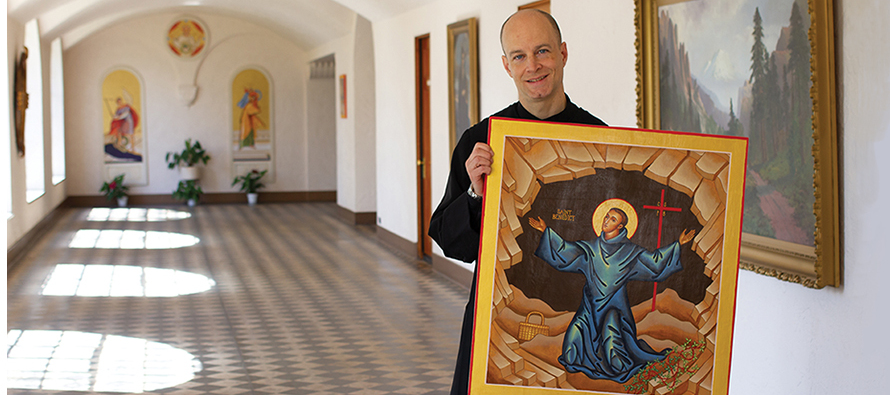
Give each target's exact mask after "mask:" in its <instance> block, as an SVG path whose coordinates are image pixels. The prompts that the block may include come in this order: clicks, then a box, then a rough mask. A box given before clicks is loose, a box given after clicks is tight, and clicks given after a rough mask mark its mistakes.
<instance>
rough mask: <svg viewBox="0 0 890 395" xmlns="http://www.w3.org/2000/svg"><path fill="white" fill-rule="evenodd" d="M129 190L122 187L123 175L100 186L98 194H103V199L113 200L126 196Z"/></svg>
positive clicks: (126, 187) (124, 186)
mask: <svg viewBox="0 0 890 395" xmlns="http://www.w3.org/2000/svg"><path fill="white" fill-rule="evenodd" d="M129 189H130V187H128V186H126V185H124V175H123V174H120V175H118V176H117V177H114V179H113V180H111V182H106V183H104V184H102V188H100V189H99V192H102V193H104V194H105V199H108V200H113V199H118V198H122V197H124V196H127V191H128V190H129Z"/></svg>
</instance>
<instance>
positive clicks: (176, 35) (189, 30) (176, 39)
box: [167, 17, 208, 59]
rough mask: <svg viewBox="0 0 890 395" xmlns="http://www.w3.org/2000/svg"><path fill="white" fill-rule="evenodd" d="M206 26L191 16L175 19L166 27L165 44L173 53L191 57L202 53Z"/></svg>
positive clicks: (205, 38) (205, 44) (186, 57)
mask: <svg viewBox="0 0 890 395" xmlns="http://www.w3.org/2000/svg"><path fill="white" fill-rule="evenodd" d="M207 41H208V37H207V28H206V27H205V25H204V24H203V23H202V22H200V21H199V20H197V19H195V18H192V17H182V18H179V19H177V20H176V21H175V22H173V23H172V24H171V25H170V28H169V29H167V46H168V47H169V48H170V51H171V52H173V54H174V55H176V56H178V57H180V58H183V59H191V58H195V57H198V56H199V55H201V54H202V53H204V52H205V51H204V49H205V48H206V47H207Z"/></svg>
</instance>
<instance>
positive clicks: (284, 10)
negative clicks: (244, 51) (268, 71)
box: [6, 0, 435, 50]
mask: <svg viewBox="0 0 890 395" xmlns="http://www.w3.org/2000/svg"><path fill="white" fill-rule="evenodd" d="M432 1H435V0H250V1H248V0H8V1H7V3H6V4H7V5H6V7H7V10H6V11H7V16H8V17H10V18H12V19H14V20H16V21H18V22H19V23H21V24H25V23H26V22H28V21H30V20H32V19H35V18H36V19H37V21H38V25H39V26H40V35H41V37H43V38H44V39H47V40H53V39H55V38H57V37H61V38H62V43H63V45H64V46H65V47H66V48H67V47H70V46H72V45H74V44H76V43H77V42H78V41H80V40H82V39H83V38H85V37H88V36H89V35H91V34H93V33H94V32H96V31H98V30H100V29H102V28H104V27H107V26H111V25H113V24H116V23H118V22H121V21H124V20H127V19H132V18H138V17H141V16H144V15H150V14H157V13H165V12H171V11H175V12H182V13H207V14H219V15H228V16H234V17H238V18H241V19H244V20H247V21H251V22H253V23H256V24H259V25H262V26H266V27H268V28H270V29H272V30H274V31H276V32H278V34H280V35H282V36H283V37H285V38H288V39H290V40H292V41H293V42H294V43H295V44H296V45H298V46H300V47H301V48H303V49H307V50H308V49H311V48H315V47H317V46H319V45H321V44H323V43H326V42H328V41H330V40H333V39H336V38H340V37H343V36H345V35H347V34H349V33H350V32H351V31H352V24H353V18H354V16H355V14H359V15H361V16H363V17H365V18H366V19H368V20H370V21H372V22H373V21H378V20H384V19H387V18H390V17H392V16H394V15H397V14H399V13H402V12H405V11H406V10H410V9H413V8H416V7H419V6H422V5H424V4H427V3H430V2H432Z"/></svg>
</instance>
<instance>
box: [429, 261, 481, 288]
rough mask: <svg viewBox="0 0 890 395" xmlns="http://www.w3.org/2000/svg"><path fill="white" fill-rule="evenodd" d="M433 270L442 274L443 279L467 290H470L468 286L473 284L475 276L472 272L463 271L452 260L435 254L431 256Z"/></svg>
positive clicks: (463, 269) (462, 268)
mask: <svg viewBox="0 0 890 395" xmlns="http://www.w3.org/2000/svg"><path fill="white" fill-rule="evenodd" d="M433 270H435V271H437V272H439V273H442V275H444V276H445V277H448V278H450V279H451V280H452V281H454V282H456V283H457V284H458V285H460V286H462V287H464V288H467V289H470V285H472V284H473V276H475V275H476V274H475V273H474V272H473V271H470V270H467V269H465V268H464V267H462V266H460V265H458V264H457V263H454V262H453V261H452V260H450V259H448V258H445V257H441V256H438V255H435V254H434V255H433Z"/></svg>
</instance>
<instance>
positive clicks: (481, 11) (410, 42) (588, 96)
mask: <svg viewBox="0 0 890 395" xmlns="http://www.w3.org/2000/svg"><path fill="white" fill-rule="evenodd" d="M525 3H528V1H526V0H520V1H515V0H512V1H511V0H499V1H485V2H477V1H469V0H461V1H445V0H443V1H438V2H435V3H432V4H430V5H428V6H425V7H421V8H418V9H415V10H412V11H409V12H406V13H404V14H402V15H399V16H396V17H394V18H391V19H389V20H385V21H380V22H376V23H374V43H375V44H374V47H375V48H376V60H377V86H378V91H377V141H378V143H377V169H378V174H379V176H378V178H379V179H380V180H386V181H385V182H380V183H378V185H377V196H378V199H377V201H378V205H377V213H378V215H377V216H378V225H380V226H382V227H384V228H386V229H387V230H388V231H390V232H393V233H395V234H397V235H399V236H400V237H402V238H404V239H406V240H410V241H412V242H417V229H416V228H417V196H416V192H415V191H416V190H417V182H416V179H415V177H416V173H415V171H416V170H415V161H416V159H415V158H416V156H417V153H416V145H417V142H416V136H415V109H414V73H415V72H414V38H415V37H417V36H420V35H423V34H427V33H429V35H430V79H431V81H432V84H431V87H430V101H431V106H430V111H431V114H430V118H431V126H430V129H431V130H430V133H431V146H432V154H431V155H432V158H430V168H431V177H432V180H431V182H432V189H433V191H432V200H433V202H432V204H433V207H435V206H436V205H437V204H438V203H439V200H441V198H442V195H443V194H444V192H445V181H446V180H447V178H448V169H449V166H450V161H451V152H450V148H449V140H448V81H447V73H448V69H447V56H448V55H447V54H448V49H447V43H448V38H447V26H448V25H449V24H451V23H454V22H457V21H460V20H463V19H467V18H470V17H475V18H477V22H478V29H479V92H480V94H479V96H480V100H479V102H480V116H481V117H482V118H484V117H487V116H488V115H490V114H492V113H495V112H497V111H499V110H501V109H503V108H504V107H506V106H508V105H510V104H511V103H513V102H515V101H516V100H517V96H516V87H515V86H514V85H513V80H512V79H510V77H509V76H508V75H507V73H506V71H505V70H504V67H503V63H502V62H501V55H502V51H501V46H500V39H499V35H500V29H501V24H502V23H503V21H504V20H505V19H506V18H507V17H508V16H510V14H512V13H513V12H515V11H516V7H517V6H518V5H521V4H525ZM614 3H615V2H613V1H606V0H596V1H585V2H579V1H569V0H562V1H560V0H553V1H552V4H551V11H552V12H553V15H554V17H555V18H556V19H557V21H558V22H559V24H560V28H561V30H562V32H563V40H564V41H566V43H567V47H568V51H569V58H568V64H567V65H566V72H565V81H566V93H568V95H569V96H570V97H571V98H572V101H573V102H575V103H576V104H578V105H580V106H581V107H583V108H585V109H587V110H588V111H590V112H591V113H593V114H595V115H597V116H599V117H600V118H602V119H603V120H604V121H605V122H607V123H609V124H612V125H616V126H634V127H635V126H636V110H635V109H636V94H635V93H634V92H635V91H634V87H635V84H636V74H635V71H634V46H633V42H634V31H635V30H634V23H633V21H634V20H633V18H634V10H633V2H629V6H624V5H621V6H615V5H614ZM608 8H612V9H613V10H612V11H609V13H610V15H609V16H608V18H597V21H598V23H591V20H590V15H597V14H602V13H603V10H604V9H608ZM602 19H605V20H602ZM607 21H608V22H609V23H606V22H607ZM590 37H603V39H598V38H597V39H590ZM380 87H384V88H380ZM628 87H629V88H628ZM393 185H399V186H400V187H399V188H393ZM434 248H435V249H436V251H437V252H438V253H439V254H440V255H441V250H440V249H439V247H438V246H435V247H434Z"/></svg>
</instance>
